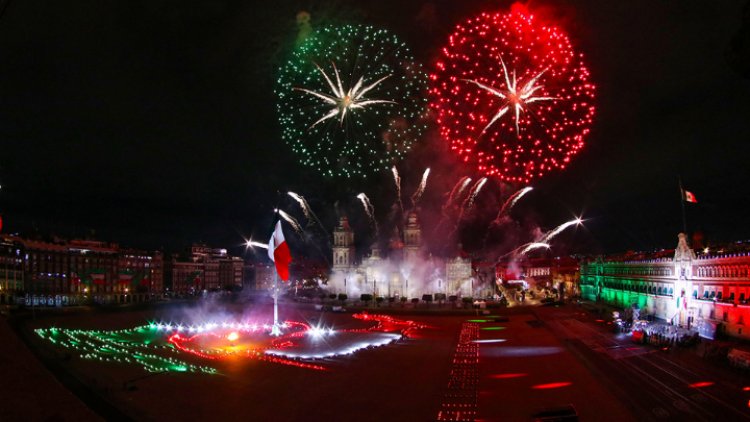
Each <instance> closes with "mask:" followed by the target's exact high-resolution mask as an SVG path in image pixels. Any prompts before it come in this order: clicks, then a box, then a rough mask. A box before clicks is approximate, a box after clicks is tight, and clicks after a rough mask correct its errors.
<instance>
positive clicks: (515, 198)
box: [495, 186, 534, 221]
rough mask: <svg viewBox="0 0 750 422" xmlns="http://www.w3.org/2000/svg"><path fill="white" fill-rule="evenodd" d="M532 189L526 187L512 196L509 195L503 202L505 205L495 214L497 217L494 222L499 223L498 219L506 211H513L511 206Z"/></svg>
mask: <svg viewBox="0 0 750 422" xmlns="http://www.w3.org/2000/svg"><path fill="white" fill-rule="evenodd" d="M532 189H534V188H532V187H531V186H526V187H525V188H523V189H521V190H519V191H517V192H516V193H514V194H513V195H511V196H510V197H509V198H508V199H507V200H505V203H504V204H503V206H502V207H501V208H500V211H499V212H498V213H497V217H495V221H499V220H500V217H502V215H503V214H505V212H506V210H507V211H508V212H510V210H511V209H513V206H514V205H516V202H518V200H519V199H521V197H523V196H524V195H526V194H527V193H529V192H530V191H531V190H532Z"/></svg>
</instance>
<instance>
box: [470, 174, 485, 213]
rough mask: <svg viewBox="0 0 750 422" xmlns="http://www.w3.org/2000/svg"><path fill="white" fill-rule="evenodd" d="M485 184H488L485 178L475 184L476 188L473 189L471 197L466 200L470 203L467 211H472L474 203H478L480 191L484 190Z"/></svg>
mask: <svg viewBox="0 0 750 422" xmlns="http://www.w3.org/2000/svg"><path fill="white" fill-rule="evenodd" d="M485 183H487V178H486V177H483V178H481V179H479V181H477V183H475V184H474V187H473V188H472V189H471V195H469V197H468V198H466V200H467V201H468V202H467V203H468V206H467V207H466V209H469V210H470V209H471V208H472V207H474V201H476V199H477V195H479V191H480V190H482V187H483V186H484V184H485Z"/></svg>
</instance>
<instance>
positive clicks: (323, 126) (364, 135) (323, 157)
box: [276, 25, 427, 177]
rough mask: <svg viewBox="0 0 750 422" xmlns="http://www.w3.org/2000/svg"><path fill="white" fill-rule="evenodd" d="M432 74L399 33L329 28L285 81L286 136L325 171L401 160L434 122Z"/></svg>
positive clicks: (352, 170)
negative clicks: (426, 117) (430, 114)
mask: <svg viewBox="0 0 750 422" xmlns="http://www.w3.org/2000/svg"><path fill="white" fill-rule="evenodd" d="M426 90H427V75H426V73H425V72H424V70H422V66H421V65H420V64H419V63H418V62H416V61H415V59H414V58H413V56H412V54H411V52H410V51H409V48H408V47H407V46H406V44H405V43H404V42H403V41H401V40H400V39H399V38H398V37H397V36H395V35H394V34H391V33H389V32H388V31H386V30H383V29H378V28H374V27H372V26H365V25H343V26H328V27H324V28H322V29H320V30H318V31H316V32H315V33H313V34H312V35H310V37H309V38H308V39H307V40H305V42H303V43H302V44H301V45H300V46H299V47H297V48H296V49H295V50H294V51H293V53H292V57H291V58H290V59H289V61H288V62H287V63H286V64H285V65H284V66H283V67H282V68H281V70H280V76H279V78H278V81H277V86H276V94H277V96H278V107H277V111H278V115H279V121H280V123H281V126H282V138H283V139H284V140H285V141H286V142H287V143H288V144H289V145H291V147H292V149H293V150H294V152H295V153H296V154H297V155H298V156H299V158H300V161H301V163H302V164H304V165H307V166H311V167H314V168H315V169H316V170H318V171H319V172H320V173H321V174H323V175H325V176H332V177H333V176H342V177H353V176H365V175H368V174H371V173H373V172H376V171H381V170H385V169H388V168H389V167H390V166H391V165H392V164H393V163H394V162H395V161H398V160H400V159H401V158H402V157H403V156H404V154H405V153H406V152H407V151H408V150H409V149H410V147H411V145H412V143H413V142H414V141H415V140H416V139H418V138H419V136H420V135H421V134H422V133H423V132H424V130H425V128H426V123H425V122H424V121H421V118H422V116H423V113H424V111H425V108H426V105H427V98H426Z"/></svg>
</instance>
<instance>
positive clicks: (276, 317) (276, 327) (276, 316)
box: [271, 266, 281, 336]
mask: <svg viewBox="0 0 750 422" xmlns="http://www.w3.org/2000/svg"><path fill="white" fill-rule="evenodd" d="M278 283H279V273H278V271H276V266H274V271H273V326H272V327H271V335H272V336H280V335H281V326H280V325H279V286H278Z"/></svg>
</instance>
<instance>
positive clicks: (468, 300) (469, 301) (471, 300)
mask: <svg viewBox="0 0 750 422" xmlns="http://www.w3.org/2000/svg"><path fill="white" fill-rule="evenodd" d="M461 302H463V303H464V307H468V306H471V304H472V303H474V298H473V297H464V298H461Z"/></svg>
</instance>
